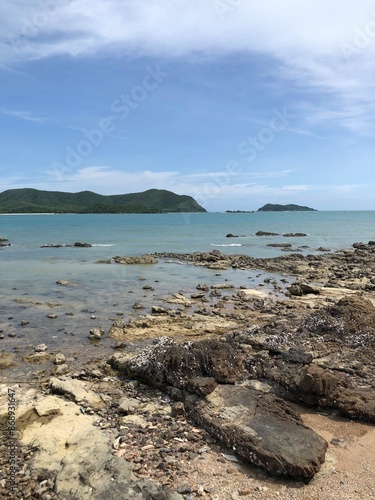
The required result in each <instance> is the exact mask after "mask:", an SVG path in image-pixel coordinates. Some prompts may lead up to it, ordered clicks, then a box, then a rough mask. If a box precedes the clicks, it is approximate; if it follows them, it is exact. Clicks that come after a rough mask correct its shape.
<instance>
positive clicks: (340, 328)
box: [302, 295, 375, 347]
mask: <svg viewBox="0 0 375 500" xmlns="http://www.w3.org/2000/svg"><path fill="white" fill-rule="evenodd" d="M302 328H305V329H306V330H307V331H309V332H313V333H316V334H322V333H331V334H333V335H335V336H337V337H338V338H340V339H341V340H342V341H344V342H346V343H349V344H351V345H352V347H360V346H361V345H362V346H364V345H375V307H374V306H373V304H372V302H371V301H370V300H368V299H365V298H364V297H361V296H360V295H352V296H349V297H344V298H342V299H341V300H339V301H338V302H337V303H336V304H335V305H333V306H329V307H327V308H325V309H323V310H321V311H318V312H316V313H313V314H311V315H310V316H308V317H307V318H306V320H305V321H304V322H303V325H302Z"/></svg>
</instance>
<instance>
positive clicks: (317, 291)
mask: <svg viewBox="0 0 375 500" xmlns="http://www.w3.org/2000/svg"><path fill="white" fill-rule="evenodd" d="M298 286H299V287H300V289H301V290H302V293H303V294H304V295H307V294H309V293H312V294H314V295H319V294H320V288H318V287H316V286H312V285H309V284H308V283H298Z"/></svg>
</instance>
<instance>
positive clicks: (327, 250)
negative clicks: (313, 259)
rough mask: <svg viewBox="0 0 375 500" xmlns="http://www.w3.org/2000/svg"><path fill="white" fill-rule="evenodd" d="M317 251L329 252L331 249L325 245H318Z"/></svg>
mask: <svg viewBox="0 0 375 500" xmlns="http://www.w3.org/2000/svg"><path fill="white" fill-rule="evenodd" d="M316 251H317V252H330V251H331V249H330V248H326V247H319V248H317V249H316Z"/></svg>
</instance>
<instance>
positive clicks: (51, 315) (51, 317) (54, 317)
mask: <svg viewBox="0 0 375 500" xmlns="http://www.w3.org/2000/svg"><path fill="white" fill-rule="evenodd" d="M47 318H49V319H56V318H57V314H53V313H51V314H47Z"/></svg>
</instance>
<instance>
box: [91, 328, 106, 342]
mask: <svg viewBox="0 0 375 500" xmlns="http://www.w3.org/2000/svg"><path fill="white" fill-rule="evenodd" d="M103 333H104V330H102V328H93V329H92V330H90V333H89V339H91V340H100V339H101V338H102V336H103Z"/></svg>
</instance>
